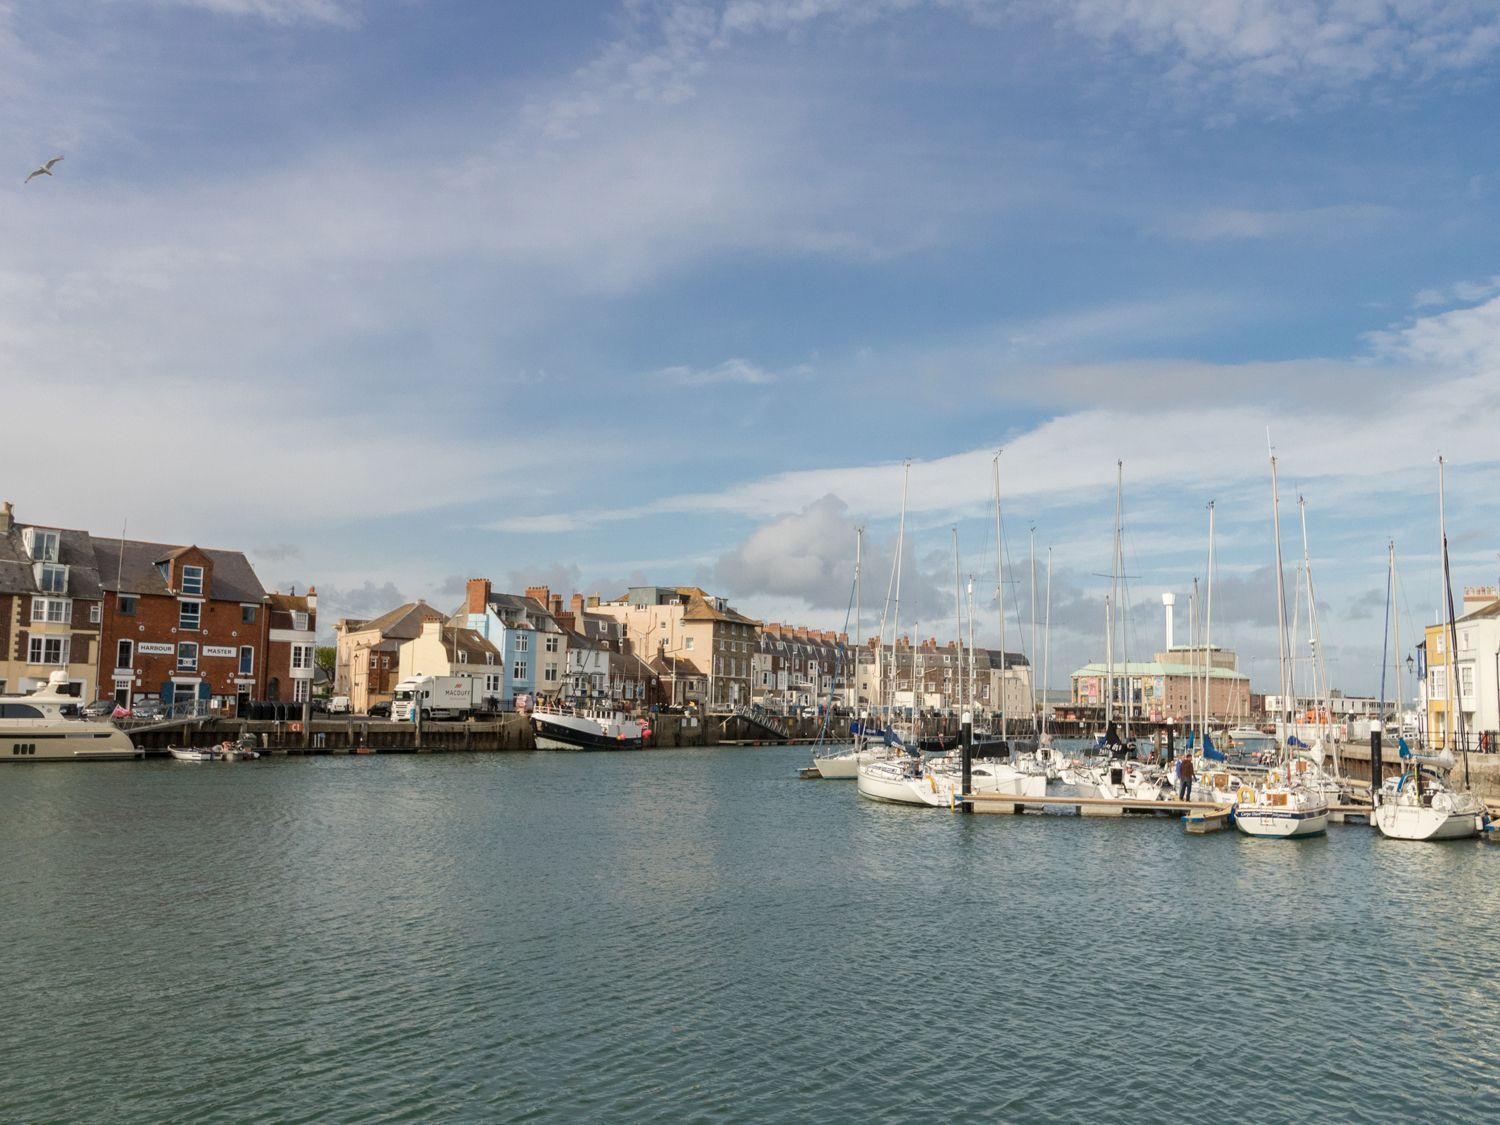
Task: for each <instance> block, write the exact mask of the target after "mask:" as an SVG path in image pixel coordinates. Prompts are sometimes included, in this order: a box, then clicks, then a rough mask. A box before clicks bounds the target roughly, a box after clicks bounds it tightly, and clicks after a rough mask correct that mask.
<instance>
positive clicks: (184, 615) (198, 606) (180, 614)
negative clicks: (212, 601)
mask: <svg viewBox="0 0 1500 1125" xmlns="http://www.w3.org/2000/svg"><path fill="white" fill-rule="evenodd" d="M188 606H192V607H193V612H192V614H191V615H189V613H188V612H187V608H188ZM189 616H191V617H192V618H193V623H192V624H191V625H189V624H188V623H187V621H188V617H189ZM177 627H178V628H179V629H182V630H185V631H188V632H193V633H196V632H198V631H199V630H200V629H202V628H203V603H202V602H199V601H194V600H193V599H191V598H179V599H178V600H177Z"/></svg>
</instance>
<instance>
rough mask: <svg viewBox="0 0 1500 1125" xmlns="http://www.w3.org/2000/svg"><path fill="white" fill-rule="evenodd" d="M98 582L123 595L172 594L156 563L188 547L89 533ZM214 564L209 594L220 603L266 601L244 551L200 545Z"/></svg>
mask: <svg viewBox="0 0 1500 1125" xmlns="http://www.w3.org/2000/svg"><path fill="white" fill-rule="evenodd" d="M90 538H92V540H93V544H94V559H95V561H96V564H97V566H98V574H99V583H100V585H101V586H102V588H103V589H105V590H112V591H118V592H119V593H123V594H145V595H152V594H155V595H161V596H172V595H173V591H171V590H169V589H168V588H167V581H166V579H165V578H163V577H162V575H161V571H159V570H157V569H156V564H157V563H159V562H163V561H165V560H166V559H168V558H172V557H175V556H177V555H180V554H182V553H183V552H184V551H186V550H187V549H188V548H186V547H181V546H177V545H175V544H172V543H145V542H142V541H141V540H138V539H125V540H123V541H122V540H119V539H107V538H101V537H100V536H97V535H94V536H91V537H90ZM199 550H201V551H202V552H203V554H204V555H205V556H206V557H207V558H208V559H209V561H210V562H212V563H213V567H214V570H213V577H212V579H211V580H210V585H209V593H210V595H211V597H212V599H213V600H214V601H219V602H254V603H256V604H259V603H261V602H264V601H265V600H266V589H265V587H264V586H262V585H261V584H260V579H259V578H257V577H256V576H255V568H254V567H252V566H251V565H250V560H249V559H247V558H246V557H245V553H244V552H243V551H221V550H218V549H216V548H207V547H200V548H199Z"/></svg>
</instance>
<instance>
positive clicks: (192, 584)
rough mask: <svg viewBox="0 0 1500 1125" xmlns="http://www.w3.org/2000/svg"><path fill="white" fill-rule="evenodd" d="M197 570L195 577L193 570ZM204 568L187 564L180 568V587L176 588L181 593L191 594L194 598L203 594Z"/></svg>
mask: <svg viewBox="0 0 1500 1125" xmlns="http://www.w3.org/2000/svg"><path fill="white" fill-rule="evenodd" d="M194 571H197V575H196V577H195V576H194V574H193V572H194ZM203 577H204V569H203V567H201V566H188V565H186V564H184V566H183V568H182V588H181V589H180V590H178V593H181V594H191V595H193V597H195V598H201V597H202V596H203Z"/></svg>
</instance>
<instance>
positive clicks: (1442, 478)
mask: <svg viewBox="0 0 1500 1125" xmlns="http://www.w3.org/2000/svg"><path fill="white" fill-rule="evenodd" d="M1446 470H1447V464H1446V462H1445V461H1444V460H1443V457H1442V455H1441V454H1440V455H1439V456H1438V530H1439V532H1440V534H1441V535H1442V539H1443V601H1444V602H1445V603H1446V606H1445V608H1446V609H1447V613H1448V629H1447V632H1448V644H1447V648H1448V698H1447V699H1445V700H1444V701H1443V741H1444V742H1445V743H1446V742H1447V740H1448V738H1447V732H1448V730H1449V729H1450V728H1449V720H1448V714H1449V712H1450V711H1456V712H1457V717H1456V719H1455V720H1454V722H1455V723H1456V725H1457V728H1458V745H1459V749H1460V751H1462V753H1463V756H1464V788H1465V789H1468V788H1469V786H1470V783H1469V740H1468V738H1467V736H1466V734H1465V731H1464V694H1463V685H1462V684H1460V683H1459V682H1458V658H1457V656H1456V654H1455V651H1454V650H1455V649H1457V648H1458V621H1457V619H1456V618H1455V616H1454V613H1453V577H1452V574H1451V573H1450V571H1449V566H1448V513H1447V508H1446V486H1447V480H1446ZM1455 705H1456V706H1455Z"/></svg>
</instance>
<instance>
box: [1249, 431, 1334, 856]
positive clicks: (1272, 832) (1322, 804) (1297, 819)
mask: <svg viewBox="0 0 1500 1125" xmlns="http://www.w3.org/2000/svg"><path fill="white" fill-rule="evenodd" d="M1271 526H1272V529H1273V532H1274V534H1275V536H1276V641H1277V645H1278V648H1279V650H1280V658H1281V659H1280V665H1281V668H1280V670H1281V699H1282V708H1283V711H1284V712H1285V713H1286V717H1287V719H1288V720H1289V719H1290V717H1291V716H1290V709H1289V706H1288V704H1289V699H1288V695H1289V692H1290V688H1291V677H1290V675H1289V674H1288V648H1289V647H1290V646H1289V645H1288V643H1287V623H1286V575H1285V572H1284V570H1283V569H1282V562H1281V494H1280V491H1279V489H1278V487H1277V480H1276V455H1275V453H1272V454H1271ZM1282 756H1283V757H1282V761H1283V765H1284V766H1285V767H1286V772H1285V773H1284V774H1283V775H1282V776H1281V777H1280V778H1279V779H1277V780H1274V781H1273V780H1272V779H1271V778H1269V777H1268V778H1267V779H1266V781H1265V782H1264V783H1259V784H1255V785H1241V786H1240V788H1239V790H1238V792H1237V794H1236V798H1235V805H1234V824H1235V827H1236V828H1238V829H1239V830H1240V831H1241V832H1243V833H1244V834H1245V835H1247V836H1262V837H1271V838H1281V839H1289V838H1297V837H1303V836H1318V835H1321V834H1322V833H1324V832H1326V831H1328V800H1327V798H1326V797H1324V796H1323V795H1322V794H1321V793H1318V792H1315V791H1313V790H1311V789H1309V788H1307V787H1306V786H1304V785H1301V784H1298V782H1297V780H1296V778H1295V777H1294V776H1293V771H1292V748H1291V746H1290V745H1289V744H1287V743H1285V742H1283V744H1282Z"/></svg>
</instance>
